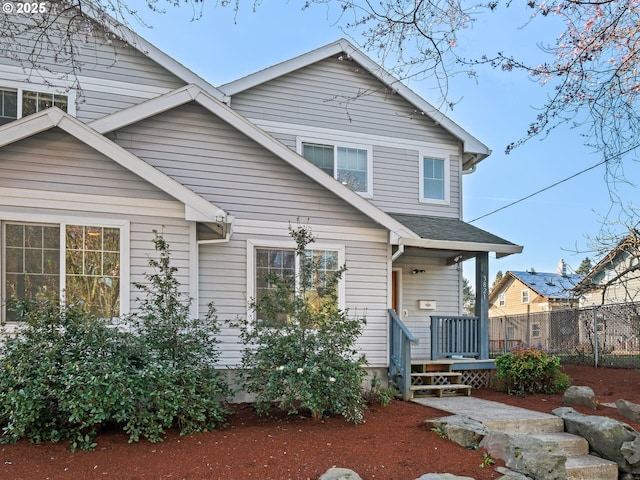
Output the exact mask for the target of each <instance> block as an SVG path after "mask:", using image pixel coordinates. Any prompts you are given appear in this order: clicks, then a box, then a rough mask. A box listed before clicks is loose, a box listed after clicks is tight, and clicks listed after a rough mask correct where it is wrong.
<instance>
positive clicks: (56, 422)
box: [0, 237, 229, 450]
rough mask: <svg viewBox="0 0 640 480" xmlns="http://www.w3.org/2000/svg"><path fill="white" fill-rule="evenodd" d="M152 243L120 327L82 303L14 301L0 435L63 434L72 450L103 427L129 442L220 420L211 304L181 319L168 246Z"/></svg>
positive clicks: (221, 386)
mask: <svg viewBox="0 0 640 480" xmlns="http://www.w3.org/2000/svg"><path fill="white" fill-rule="evenodd" d="M154 243H155V247H156V250H157V251H158V252H159V253H160V259H159V260H150V266H151V267H152V268H153V269H154V273H152V274H148V275H146V278H147V283H146V284H144V285H139V286H138V288H139V289H140V290H141V291H142V292H143V293H145V294H146V298H145V299H143V300H142V301H141V305H140V307H141V308H140V311H139V312H138V313H136V314H135V315H132V316H131V317H130V318H129V321H130V322H129V323H128V324H126V325H124V326H126V327H128V330H129V331H125V329H124V328H123V329H120V328H115V327H113V326H109V325H107V322H106V321H105V320H103V319H98V318H96V317H95V316H93V315H92V314H90V313H88V312H87V311H85V310H84V309H83V307H82V306H81V305H67V306H64V307H63V306H62V305H60V303H59V302H58V301H55V300H54V301H42V302H36V301H29V300H27V301H20V302H17V303H16V314H17V316H18V318H19V319H20V320H21V323H20V326H19V328H18V330H17V332H16V334H15V335H12V336H4V337H3V338H2V340H1V341H0V391H1V392H2V396H1V397H0V426H1V427H2V430H3V436H2V441H4V442H5V443H6V442H15V441H17V440H19V439H21V438H25V439H28V440H30V441H32V442H36V443H40V442H44V441H53V442H57V441H59V440H62V439H64V438H68V439H69V441H70V443H71V447H72V449H73V450H75V449H77V448H81V449H85V450H86V449H91V448H93V447H94V446H95V441H94V440H95V436H96V434H97V433H98V431H99V430H100V429H101V428H102V427H104V426H105V425H110V424H116V425H121V426H122V427H123V428H124V430H125V431H126V432H127V433H128V434H129V436H130V441H137V440H138V439H139V438H140V437H145V438H147V439H149V440H151V441H159V440H162V436H163V434H164V433H165V432H166V430H167V429H168V428H172V427H178V428H179V429H180V432H181V433H182V434H186V433H193V432H199V431H203V430H209V429H212V428H214V427H216V426H218V425H220V424H223V423H224V422H225V420H226V417H227V415H228V410H227V406H226V399H227V396H228V394H229V389H228V386H227V384H226V383H225V382H224V381H223V379H222V377H221V376H220V374H219V373H218V372H217V371H216V369H215V362H216V360H217V359H218V357H219V355H218V350H217V341H216V334H217V333H218V326H217V323H216V318H215V311H214V309H213V307H212V306H210V309H209V313H208V315H207V316H206V317H205V318H204V319H202V320H195V319H190V318H189V316H188V311H189V303H190V300H189V299H185V298H184V296H183V295H182V294H180V292H179V284H178V282H177V280H176V278H175V275H174V274H175V272H176V269H175V268H173V267H171V265H170V261H169V249H168V245H167V244H166V242H164V240H163V239H162V238H161V237H156V239H155V241H154ZM125 323H126V322H125Z"/></svg>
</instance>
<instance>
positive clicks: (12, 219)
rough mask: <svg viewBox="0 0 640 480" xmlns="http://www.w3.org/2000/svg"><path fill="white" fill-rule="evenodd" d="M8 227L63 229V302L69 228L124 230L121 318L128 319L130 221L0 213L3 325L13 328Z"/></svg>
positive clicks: (1, 315)
mask: <svg viewBox="0 0 640 480" xmlns="http://www.w3.org/2000/svg"><path fill="white" fill-rule="evenodd" d="M5 223H31V224H37V225H56V226H59V227H60V269H61V270H60V292H59V293H60V298H61V299H62V300H64V287H65V283H66V274H65V273H66V248H65V246H66V226H67V225H82V226H86V227H105V228H117V229H119V230H120V317H122V316H124V315H127V314H128V313H129V310H130V303H131V293H130V286H131V285H130V284H131V282H130V270H131V267H130V262H131V260H130V232H131V225H130V222H129V221H128V220H116V219H110V218H100V217H90V218H89V217H71V216H54V215H46V214H45V215H40V214H7V213H4V212H0V306H1V308H0V323H1V324H13V323H14V322H7V321H6V310H5V302H6V299H5V298H4V292H5V287H6V285H5V283H6V278H5V274H4V272H5V261H6V259H5V255H4V252H5V248H6V242H5V237H6V236H5V229H4V225H5Z"/></svg>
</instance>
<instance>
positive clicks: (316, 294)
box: [253, 247, 340, 325]
mask: <svg viewBox="0 0 640 480" xmlns="http://www.w3.org/2000/svg"><path fill="white" fill-rule="evenodd" d="M254 250H255V257H254V258H255V276H254V279H253V280H254V282H255V300H256V303H257V304H261V303H262V301H263V300H264V299H265V297H267V296H270V295H275V296H279V298H280V300H286V297H287V296H289V299H291V298H292V297H293V295H294V293H295V292H300V289H301V286H300V283H301V281H304V282H305V285H306V289H305V291H304V299H305V302H307V304H308V305H309V306H311V307H312V308H314V309H316V310H318V311H319V310H320V309H323V308H326V307H327V304H328V303H330V304H331V305H333V306H335V307H339V287H338V284H337V283H336V282H335V281H334V280H335V275H336V274H337V272H338V270H339V268H340V267H339V265H340V252H339V251H338V250H329V249H327V250H322V249H312V250H307V251H306V252H305V255H304V257H303V258H298V257H296V253H295V249H293V248H271V247H256V248H255V249H254ZM301 262H308V264H307V265H308V266H309V267H311V268H307V269H302V268H301V267H302V264H301ZM303 270H305V271H308V272H311V274H310V276H309V277H308V278H306V279H302V278H301V271H303ZM257 315H258V320H261V321H267V322H269V323H274V324H275V325H277V324H284V323H286V322H287V321H289V319H288V318H287V317H286V315H285V314H276V315H275V318H269V313H268V312H265V311H258V312H257Z"/></svg>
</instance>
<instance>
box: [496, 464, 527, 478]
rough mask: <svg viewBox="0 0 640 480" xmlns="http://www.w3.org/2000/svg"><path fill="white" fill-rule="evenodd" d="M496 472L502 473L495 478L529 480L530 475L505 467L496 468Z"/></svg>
mask: <svg viewBox="0 0 640 480" xmlns="http://www.w3.org/2000/svg"><path fill="white" fill-rule="evenodd" d="M496 472H498V473H501V474H502V476H501V477H498V478H497V480H531V477H528V476H526V475H525V474H524V473H518V472H514V471H513V470H509V469H508V468H505V467H498V468H496Z"/></svg>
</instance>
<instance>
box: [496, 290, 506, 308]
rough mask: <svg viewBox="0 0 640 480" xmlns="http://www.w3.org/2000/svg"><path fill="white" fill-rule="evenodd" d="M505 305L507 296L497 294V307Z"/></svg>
mask: <svg viewBox="0 0 640 480" xmlns="http://www.w3.org/2000/svg"><path fill="white" fill-rule="evenodd" d="M506 305H507V295H506V294H505V293H504V292H503V293H499V294H498V306H499V307H505V306H506Z"/></svg>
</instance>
